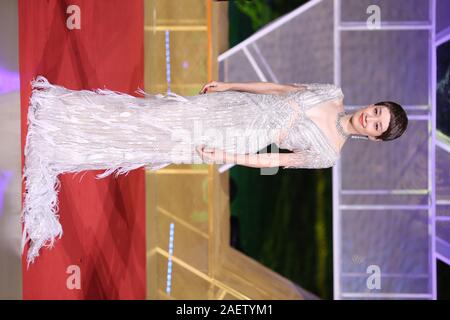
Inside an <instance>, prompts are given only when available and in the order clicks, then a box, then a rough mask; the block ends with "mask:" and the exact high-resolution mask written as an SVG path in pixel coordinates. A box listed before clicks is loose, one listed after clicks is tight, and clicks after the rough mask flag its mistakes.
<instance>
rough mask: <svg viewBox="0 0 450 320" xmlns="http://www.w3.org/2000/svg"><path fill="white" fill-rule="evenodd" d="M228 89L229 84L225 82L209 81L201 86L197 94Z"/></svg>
mask: <svg viewBox="0 0 450 320" xmlns="http://www.w3.org/2000/svg"><path fill="white" fill-rule="evenodd" d="M227 90H230V85H229V84H228V83H226V82H219V81H211V82H210V83H207V84H205V85H204V86H203V88H202V90H200V92H199V94H203V93H211V92H221V91H227Z"/></svg>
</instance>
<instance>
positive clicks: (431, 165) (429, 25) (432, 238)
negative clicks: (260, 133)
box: [218, 0, 450, 299]
mask: <svg viewBox="0 0 450 320" xmlns="http://www.w3.org/2000/svg"><path fill="white" fill-rule="evenodd" d="M324 1H327V0H311V1H309V2H307V3H306V4H304V5H303V6H301V7H299V8H297V9H296V10H294V11H292V12H290V13H288V14H286V15H285V16H283V17H281V18H279V19H277V20H275V21H274V22H272V23H270V24H269V25H267V26H265V27H264V28H262V29H261V30H259V31H258V32H256V33H255V34H253V35H252V36H251V37H249V38H248V39H246V40H245V41H243V42H241V43H240V44H238V45H236V46H235V47H233V48H231V49H230V50H228V51H226V52H225V53H223V54H221V55H220V56H219V57H218V62H219V63H221V62H224V61H225V60H226V59H227V58H230V57H231V56H232V55H234V54H236V53H239V52H242V53H244V55H245V57H246V58H247V60H248V63H249V65H250V66H251V67H252V69H253V71H254V72H255V74H256V75H257V77H258V78H259V80H260V81H268V80H267V77H266V75H267V76H268V77H270V78H271V79H272V81H275V82H279V81H278V78H277V75H276V73H275V72H274V71H273V69H272V68H271V66H270V65H269V63H267V61H266V59H264V56H263V55H262V54H261V51H260V50H259V47H258V45H257V43H256V42H257V40H259V39H260V38H262V37H264V36H266V35H268V34H269V33H270V32H271V31H273V30H275V29H277V28H279V27H281V26H282V25H284V24H286V23H289V21H291V20H292V19H294V18H296V17H298V16H300V15H302V14H303V13H305V12H306V11H308V10H310V9H312V8H314V7H315V6H316V5H318V4H321V3H324ZM331 1H333V13H334V16H333V42H334V46H333V47H334V49H333V50H334V52H333V58H334V65H333V68H334V70H333V72H334V74H333V80H334V83H335V84H336V85H338V86H340V85H341V79H342V77H341V52H342V48H341V36H342V34H343V33H346V32H353V31H368V32H379V31H386V30H392V31H400V32H401V31H411V30H421V31H427V32H428V56H429V60H428V84H429V87H428V103H427V104H426V105H423V104H422V105H421V104H417V105H404V108H405V110H406V111H407V113H408V119H409V120H410V121H426V123H427V125H428V140H427V147H428V155H427V156H428V157H427V158H428V167H427V170H428V171H427V181H428V186H427V188H426V189H424V188H417V189H411V188H408V189H379V188H378V189H373V190H355V189H345V190H344V189H343V188H342V176H341V174H342V163H341V161H339V162H338V163H337V164H336V165H335V166H334V167H333V259H334V298H335V299H347V298H351V299H355V298H361V299H367V298H386V299H391V298H392V299H401V298H404V299H436V297H437V292H436V291H437V289H436V287H437V286H436V259H440V260H442V261H444V262H445V263H447V264H450V258H448V257H446V256H443V255H442V254H440V253H438V252H436V250H437V249H436V245H437V242H439V243H440V244H442V242H445V241H444V240H443V239H439V238H437V237H436V223H437V222H439V221H445V222H448V221H450V217H447V216H438V217H437V216H436V206H437V205H445V206H450V200H437V199H436V148H441V149H442V150H445V151H447V152H450V145H449V144H448V142H445V141H442V140H440V139H439V138H437V137H436V87H437V84H436V81H437V79H436V78H437V70H436V63H437V61H436V59H437V58H436V48H437V47H438V46H439V45H441V44H443V43H445V42H447V41H449V39H450V27H447V28H446V29H444V30H443V31H441V32H439V33H438V34H436V1H439V0H428V12H429V16H428V17H427V18H428V21H398V22H381V24H380V27H379V28H377V29H371V30H368V27H367V24H366V23H365V22H364V21H360V22H356V21H352V22H349V21H342V19H341V9H342V4H343V3H344V2H345V0H331ZM250 48H251V49H253V50H252V52H253V55H252V52H251V51H250V50H249V49H250ZM255 54H256V55H257V57H255V56H254V55H255ZM255 58H257V59H255ZM257 61H259V62H260V64H259V65H258V62H257ZM261 67H263V68H264V70H265V71H266V74H264V72H263V71H262V69H261ZM225 78H228V75H227V74H225ZM359 107H360V106H356V105H346V109H350V110H351V109H355V108H359ZM418 111H420V112H421V113H422V114H414V112H418ZM231 167H232V165H223V166H221V167H219V171H221V172H223V171H225V170H228V169H229V168H231ZM342 195H369V196H370V195H392V196H396V195H404V196H405V195H406V196H408V195H422V196H427V197H428V203H427V204H420V205H411V204H403V205H402V204H395V205H393V204H389V205H388V204H383V203H379V202H378V203H377V204H372V205H368V204H366V205H350V204H342V203H341V202H340V199H341V196H342ZM343 210H412V211H415V210H422V211H426V212H427V221H428V274H414V275H412V274H393V273H383V274H382V276H383V277H387V278H389V277H394V278H395V277H414V278H416V277H417V278H424V277H428V278H429V283H428V289H429V290H428V292H416V293H408V292H404V293H398V292H383V293H382V292H379V293H372V292H345V291H343V290H342V286H341V275H342V270H341V268H342V263H341V257H342V251H341V249H342V243H341V240H342V234H341V230H342V215H343V214H345V213H343ZM446 245H447V246H448V248H450V244H448V243H446ZM345 275H350V274H349V273H346V274H345Z"/></svg>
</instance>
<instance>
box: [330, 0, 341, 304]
mask: <svg viewBox="0 0 450 320" xmlns="http://www.w3.org/2000/svg"><path fill="white" fill-rule="evenodd" d="M340 21H341V1H340V0H334V2H333V27H334V29H333V42H334V47H333V59H334V69H333V70H334V75H333V80H334V83H335V84H336V85H338V86H340V85H341V33H340V29H339V23H340ZM341 170H342V169H341V159H339V160H338V161H337V163H336V165H335V166H333V172H332V174H333V298H334V299H335V300H340V299H341V250H342V245H341V210H340V203H339V197H340V194H339V192H340V190H341V188H342V181H341Z"/></svg>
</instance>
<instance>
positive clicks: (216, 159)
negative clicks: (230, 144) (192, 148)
mask: <svg viewBox="0 0 450 320" xmlns="http://www.w3.org/2000/svg"><path fill="white" fill-rule="evenodd" d="M196 150H197V152H198V154H199V155H200V158H202V161H204V162H206V163H222V164H224V163H226V160H227V159H229V157H230V155H229V154H228V153H226V152H225V151H223V150H220V149H217V148H205V146H204V145H200V146H197V147H196Z"/></svg>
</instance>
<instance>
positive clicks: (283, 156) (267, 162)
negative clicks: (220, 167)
mask: <svg viewBox="0 0 450 320" xmlns="http://www.w3.org/2000/svg"><path fill="white" fill-rule="evenodd" d="M232 156H233V158H232V159H227V160H226V162H227V163H234V164H238V165H242V166H247V167H253V168H273V167H280V166H285V165H286V164H287V163H288V162H289V161H290V159H291V157H292V153H258V154H253V153H252V154H234V155H232ZM230 158H231V157H230Z"/></svg>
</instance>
